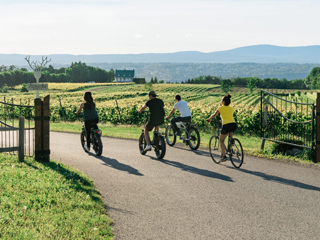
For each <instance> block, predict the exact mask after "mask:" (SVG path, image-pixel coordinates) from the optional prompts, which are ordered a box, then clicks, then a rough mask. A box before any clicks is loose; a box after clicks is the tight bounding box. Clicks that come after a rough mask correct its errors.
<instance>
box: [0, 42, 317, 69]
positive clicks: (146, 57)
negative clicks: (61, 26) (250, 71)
mask: <svg viewBox="0 0 320 240" xmlns="http://www.w3.org/2000/svg"><path fill="white" fill-rule="evenodd" d="M24 57H25V55H23V54H0V65H25V64H26V62H25V60H24ZM40 57H41V56H36V55H34V56H33V58H34V59H39V58H40ZM48 57H49V58H51V59H52V61H51V64H70V63H71V62H76V61H82V62H86V63H124V62H126V63H127V62H130V63H157V62H167V63H242V62H254V63H320V45H317V46H306V47H279V46H272V45H255V46H247V47H240V48H235V49H231V50H226V51H217V52H210V53H203V52H196V51H186V52H176V53H144V54H100V55H71V54H53V55H48Z"/></svg>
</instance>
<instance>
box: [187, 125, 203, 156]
mask: <svg viewBox="0 0 320 240" xmlns="http://www.w3.org/2000/svg"><path fill="white" fill-rule="evenodd" d="M188 132H189V136H188V138H190V140H188V144H189V147H190V148H191V149H192V150H197V149H198V148H199V146H200V133H199V131H198V129H196V128H195V127H190V128H189V130H188Z"/></svg>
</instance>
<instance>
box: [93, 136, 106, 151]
mask: <svg viewBox="0 0 320 240" xmlns="http://www.w3.org/2000/svg"><path fill="white" fill-rule="evenodd" d="M92 145H93V146H92V148H93V150H94V152H95V153H96V155H97V156H100V155H101V154H102V148H103V146H102V141H101V137H100V135H98V134H94V135H93V139H92Z"/></svg>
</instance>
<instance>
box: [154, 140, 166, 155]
mask: <svg viewBox="0 0 320 240" xmlns="http://www.w3.org/2000/svg"><path fill="white" fill-rule="evenodd" d="M154 151H155V152H156V156H157V158H158V159H162V158H163V157H164V155H165V154H166V142H165V141H164V137H162V136H158V137H157V139H156V140H155V149H154Z"/></svg>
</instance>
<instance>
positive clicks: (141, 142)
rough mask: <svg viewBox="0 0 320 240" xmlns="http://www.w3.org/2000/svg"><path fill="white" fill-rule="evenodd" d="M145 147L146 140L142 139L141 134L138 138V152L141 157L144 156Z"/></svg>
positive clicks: (142, 134) (142, 135)
mask: <svg viewBox="0 0 320 240" xmlns="http://www.w3.org/2000/svg"><path fill="white" fill-rule="evenodd" d="M146 146H147V142H146V139H145V137H144V133H141V135H140V137H139V151H140V153H141V154H142V155H145V154H146V151H144V149H145V148H146Z"/></svg>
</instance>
